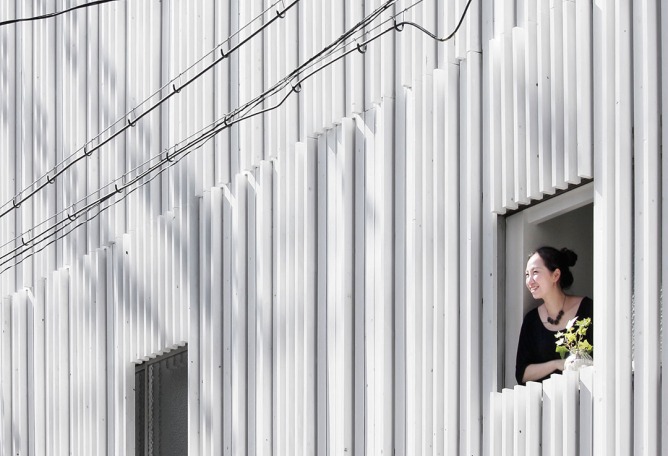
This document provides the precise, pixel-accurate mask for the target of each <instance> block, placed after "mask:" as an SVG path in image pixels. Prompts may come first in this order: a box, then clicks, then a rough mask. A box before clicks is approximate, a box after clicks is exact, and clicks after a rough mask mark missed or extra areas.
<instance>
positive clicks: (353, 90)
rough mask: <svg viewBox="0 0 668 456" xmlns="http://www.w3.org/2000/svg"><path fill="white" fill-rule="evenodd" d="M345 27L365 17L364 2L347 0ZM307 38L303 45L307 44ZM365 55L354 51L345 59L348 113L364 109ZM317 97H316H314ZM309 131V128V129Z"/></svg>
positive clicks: (349, 26)
mask: <svg viewBox="0 0 668 456" xmlns="http://www.w3.org/2000/svg"><path fill="white" fill-rule="evenodd" d="M344 13H345V21H344V28H345V29H346V30H349V29H350V28H351V27H352V26H353V25H354V24H357V23H358V22H359V21H361V20H362V18H363V17H364V3H363V2H358V1H355V0H347V1H346V2H345V7H344ZM308 42H309V40H306V42H305V43H303V45H304V46H305V45H307V44H308ZM364 61H365V57H364V55H362V54H360V53H353V54H352V55H350V56H348V57H346V61H345V94H346V96H345V98H346V106H345V113H346V115H351V114H357V113H361V112H363V111H364V84H365V76H366V72H365V70H364ZM312 98H315V97H312ZM307 131H309V130H307Z"/></svg>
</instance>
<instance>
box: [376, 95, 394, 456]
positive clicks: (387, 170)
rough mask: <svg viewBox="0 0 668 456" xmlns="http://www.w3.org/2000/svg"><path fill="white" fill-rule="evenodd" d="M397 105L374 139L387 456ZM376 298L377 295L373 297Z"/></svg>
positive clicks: (389, 108) (387, 108)
mask: <svg viewBox="0 0 668 456" xmlns="http://www.w3.org/2000/svg"><path fill="white" fill-rule="evenodd" d="M395 108H396V104H395V103H392V102H390V100H389V99H386V100H385V101H384V104H383V106H382V111H381V112H382V115H381V116H380V117H379V118H377V123H376V125H377V134H376V137H375V143H376V146H377V147H378V146H380V150H383V151H384V154H383V156H382V157H381V158H380V160H378V161H379V163H380V164H381V166H380V167H379V168H378V169H379V171H380V178H381V183H382V186H379V189H381V195H382V200H383V204H382V205H381V206H380V207H379V208H378V210H379V213H378V222H379V224H378V232H379V234H378V237H379V238H380V239H379V240H380V243H379V246H380V248H379V249H378V250H376V255H377V259H376V265H377V270H381V271H382V278H381V280H382V282H381V283H380V284H379V285H378V287H379V290H380V294H381V298H382V301H381V303H382V304H381V306H382V307H380V308H378V309H377V310H378V312H377V317H378V318H377V320H376V324H377V325H378V328H379V330H378V331H376V336H377V337H378V340H379V341H380V344H381V346H382V347H383V353H382V354H381V355H377V356H378V357H379V365H380V367H379V369H378V371H379V372H381V373H382V376H381V379H382V381H383V384H382V386H378V396H379V399H378V404H379V405H382V407H383V409H382V410H380V411H379V415H380V417H382V428H381V430H379V434H380V442H379V445H378V446H379V447H380V448H381V450H382V451H383V453H389V452H390V449H392V448H393V447H394V442H395V439H394V432H393V429H392V425H393V421H394V420H393V418H394V411H395V410H396V409H395V400H394V398H393V385H394V382H393V378H392V375H393V368H394V362H393V361H394V351H393V350H392V345H393V343H394V337H395V333H394V322H395V319H396V317H395V315H394V311H393V307H392V306H393V302H394V299H393V296H394V293H393V290H392V284H393V283H394V281H393V277H392V274H393V273H394V269H393V264H394V258H395V249H394V247H393V238H392V233H394V232H395V231H394V223H393V221H394V211H395V209H394V206H393V198H392V190H393V188H394V179H393V175H394V171H395V165H394V162H395V156H396V155H395V150H394V148H395V146H394V144H393V140H394V132H395V126H396V121H395V118H394V112H395V111H394V110H395ZM376 296H378V294H377V295H376Z"/></svg>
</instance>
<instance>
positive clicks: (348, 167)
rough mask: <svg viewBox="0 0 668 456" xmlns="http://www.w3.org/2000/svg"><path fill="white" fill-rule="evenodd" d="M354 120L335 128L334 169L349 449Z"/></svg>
mask: <svg viewBox="0 0 668 456" xmlns="http://www.w3.org/2000/svg"><path fill="white" fill-rule="evenodd" d="M354 130H355V126H354V122H353V120H352V119H350V118H345V119H343V123H342V125H341V127H340V128H337V137H336V141H337V150H336V169H337V171H338V173H339V177H338V183H337V186H336V187H338V201H337V208H336V214H337V216H336V219H337V220H343V221H344V223H343V227H342V228H343V229H341V230H338V231H337V241H338V242H337V244H338V245H339V246H340V247H341V248H342V250H341V253H340V255H338V257H339V261H338V262H337V263H338V264H337V274H338V276H339V277H338V280H339V281H340V284H341V286H340V288H338V290H337V291H338V308H337V312H336V314H337V325H339V324H340V325H342V328H341V329H339V331H341V330H342V331H343V332H342V333H341V332H340V333H339V334H340V335H341V336H342V339H343V340H342V343H341V346H340V347H339V348H340V351H339V353H338V355H339V356H340V358H339V363H340V365H339V366H340V369H341V370H340V371H339V372H342V373H344V380H343V382H342V385H341V387H342V390H341V393H342V397H341V399H342V400H343V404H342V409H341V412H342V416H341V418H342V419H343V422H342V423H341V424H342V437H343V439H342V441H341V443H342V447H341V448H342V449H343V450H346V449H350V448H353V444H354V442H353V436H354V427H353V419H352V418H353V410H354V400H353V398H354V394H353V391H354V389H353V385H354V383H353V382H354V372H353V370H354V363H353V360H354V351H353V349H354V345H353V337H352V336H353V274H352V264H353V233H354V227H353V214H354V205H353V198H354V174H353V173H354V157H353V153H354Z"/></svg>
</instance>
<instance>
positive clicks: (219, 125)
mask: <svg viewBox="0 0 668 456" xmlns="http://www.w3.org/2000/svg"><path fill="white" fill-rule="evenodd" d="M394 1H395V0H388V1H387V2H386V3H385V4H384V5H381V6H380V7H379V8H378V9H377V10H376V11H374V12H373V13H371V14H369V15H368V16H367V17H366V18H364V19H363V20H362V21H360V22H359V23H357V24H356V25H355V26H353V27H352V28H351V29H349V31H348V32H346V33H344V34H343V35H342V36H341V37H339V38H338V39H337V40H335V41H334V42H333V43H332V44H331V45H329V46H327V47H325V48H324V49H323V50H322V51H320V52H319V53H318V54H316V55H315V56H313V57H312V58H311V59H309V60H308V61H307V62H305V63H304V64H302V65H301V66H300V67H298V68H297V69H296V70H294V71H293V72H291V73H290V75H288V76H287V77H285V78H283V80H281V81H279V83H277V84H276V85H274V86H273V87H272V88H270V89H268V90H266V91H265V92H264V93H263V95H261V96H260V97H258V98H260V101H261V99H263V98H266V96H267V95H272V94H273V93H275V91H276V89H277V88H281V87H282V86H284V85H285V84H288V83H290V82H291V81H292V80H293V79H294V78H295V77H296V76H297V75H298V74H299V72H300V71H303V70H304V69H305V68H308V67H309V66H310V65H313V62H315V61H317V59H318V58H322V56H323V55H325V54H326V53H327V52H329V51H330V50H331V49H334V48H335V47H336V46H337V45H340V43H341V42H342V41H343V40H344V39H347V38H348V37H349V36H351V35H352V34H353V33H354V32H355V31H357V30H359V29H362V28H363V27H364V26H366V25H367V24H368V23H369V22H371V21H373V20H375V18H376V17H378V16H379V15H380V14H381V13H382V12H383V11H385V10H386V9H387V8H388V7H389V6H390V5H391V4H392V3H394ZM331 63H334V61H332V62H331ZM309 77H310V76H309ZM300 89H301V85H296V86H294V87H293V88H292V91H291V92H289V93H288V94H287V95H286V96H285V97H284V98H283V100H282V101H281V102H280V103H279V104H278V105H276V106H274V107H273V108H269V109H266V110H265V111H264V112H267V111H270V110H272V109H276V108H277V107H278V106H280V105H281V104H282V103H283V102H284V101H285V99H287V97H288V96H289V95H290V94H291V93H294V92H297V91H299V90H300ZM254 104H257V101H256V100H251V101H250V102H248V103H246V104H245V105H244V106H242V107H240V108H237V109H236V110H234V111H232V112H231V113H229V114H228V115H226V116H224V117H223V118H221V119H219V120H218V121H216V122H214V123H213V124H212V127H210V128H211V129H212V131H210V132H207V133H205V134H203V135H202V136H200V137H198V138H195V139H194V140H191V141H190V142H189V144H188V145H186V147H184V148H182V149H181V150H180V151H178V153H172V154H169V151H167V152H166V153H165V157H164V158H162V159H161V160H160V161H159V162H158V163H157V164H156V165H153V166H151V167H150V168H149V169H148V170H147V171H145V172H143V173H142V175H141V176H144V175H146V174H147V173H151V172H153V171H154V170H156V169H158V168H160V167H162V166H163V164H164V163H165V162H166V161H167V162H172V161H174V156H175V155H178V154H182V153H183V152H184V151H187V152H188V153H190V151H192V148H193V147H199V145H200V144H201V143H203V142H204V141H206V140H208V139H209V138H211V137H213V136H215V135H216V134H217V133H219V132H220V131H222V130H223V129H225V128H227V127H229V126H231V125H232V124H233V123H237V122H238V121H241V120H245V119H246V118H249V117H252V116H254V115H258V114H260V113H254V114H250V115H248V114H247V115H241V113H243V112H244V111H246V112H248V109H249V108H252V107H253V105H254ZM235 116H237V117H238V118H237V119H236V120H234V121H232V120H233V118H234V117H235ZM203 130H205V129H202V130H200V132H201V131H203ZM192 137H193V136H191V138H192ZM182 142H183V141H182ZM182 142H180V143H182ZM154 159H155V158H153V159H150V160H149V161H152V160H154ZM128 174H129V173H126V174H125V175H124V176H122V177H121V178H119V179H117V180H116V181H115V182H118V181H120V180H124V178H125V177H127V176H128ZM141 176H140V178H141ZM138 180H139V179H138V178H134V179H132V180H131V181H130V182H129V183H127V182H126V184H125V185H124V186H121V187H118V184H117V183H113V182H112V183H113V184H114V191H113V192H109V193H108V194H107V195H105V196H103V197H101V198H99V199H98V200H97V201H95V202H93V203H91V204H89V205H86V206H85V207H84V208H82V209H79V210H77V211H72V212H69V209H70V208H73V207H76V204H77V203H75V204H74V205H72V206H70V207H69V208H67V209H64V210H63V211H61V213H60V214H59V215H63V214H66V217H63V218H62V220H61V221H59V222H57V223H55V224H54V225H53V226H51V227H50V228H48V229H47V230H45V231H43V232H42V233H40V234H39V235H36V236H33V237H32V238H31V239H29V240H28V241H26V240H25V235H26V234H28V233H29V232H31V231H33V232H34V229H31V230H29V231H28V232H26V233H24V234H23V235H21V236H18V237H17V238H16V239H14V241H13V242H14V243H16V242H17V241H18V240H19V239H20V241H21V244H22V246H23V247H27V248H30V246H31V245H34V244H35V243H36V242H38V241H39V239H38V238H44V237H49V236H51V235H52V234H50V233H49V231H53V230H55V231H57V230H58V229H60V225H61V224H62V223H64V222H65V223H66V222H67V221H68V220H69V221H73V220H75V219H76V218H77V214H78V213H80V212H81V211H85V212H87V211H89V210H91V209H92V207H93V206H95V205H98V204H100V203H102V202H104V201H106V200H107V199H109V198H111V197H112V196H114V195H115V194H118V193H121V192H122V190H123V189H124V188H126V187H127V186H129V185H131V184H133V183H135V182H137V181H138ZM109 185H110V184H108V185H107V186H106V187H108V186H109ZM106 187H103V188H106ZM99 191H101V189H100V190H96V191H95V192H94V193H93V194H92V195H94V194H97V193H99ZM92 195H89V196H87V197H84V198H82V200H80V201H83V200H87V199H88V198H90V197H91V196H92ZM53 218H56V220H57V218H58V216H57V215H56V216H53V217H51V219H53ZM44 223H46V222H44ZM40 225H41V224H40ZM10 243H12V241H10V242H8V243H7V244H10ZM7 244H5V246H6V245H7ZM3 247H4V246H3ZM20 248H21V246H19V247H17V249H15V250H14V251H12V252H9V253H7V254H5V255H2V256H0V259H2V258H5V257H6V256H8V255H12V254H16V252H17V250H18V249H20ZM0 265H1V263H0Z"/></svg>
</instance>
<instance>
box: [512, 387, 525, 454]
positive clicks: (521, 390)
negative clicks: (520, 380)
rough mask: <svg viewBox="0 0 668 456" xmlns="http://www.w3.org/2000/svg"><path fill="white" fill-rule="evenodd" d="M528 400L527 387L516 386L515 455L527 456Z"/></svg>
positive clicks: (514, 390) (514, 402) (514, 411)
mask: <svg viewBox="0 0 668 456" xmlns="http://www.w3.org/2000/svg"><path fill="white" fill-rule="evenodd" d="M527 399H529V394H528V391H527V387H526V386H522V385H515V388H513V420H512V422H513V451H514V453H513V455H514V456H525V455H526V454H527V452H526V450H527V449H526V443H527Z"/></svg>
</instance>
